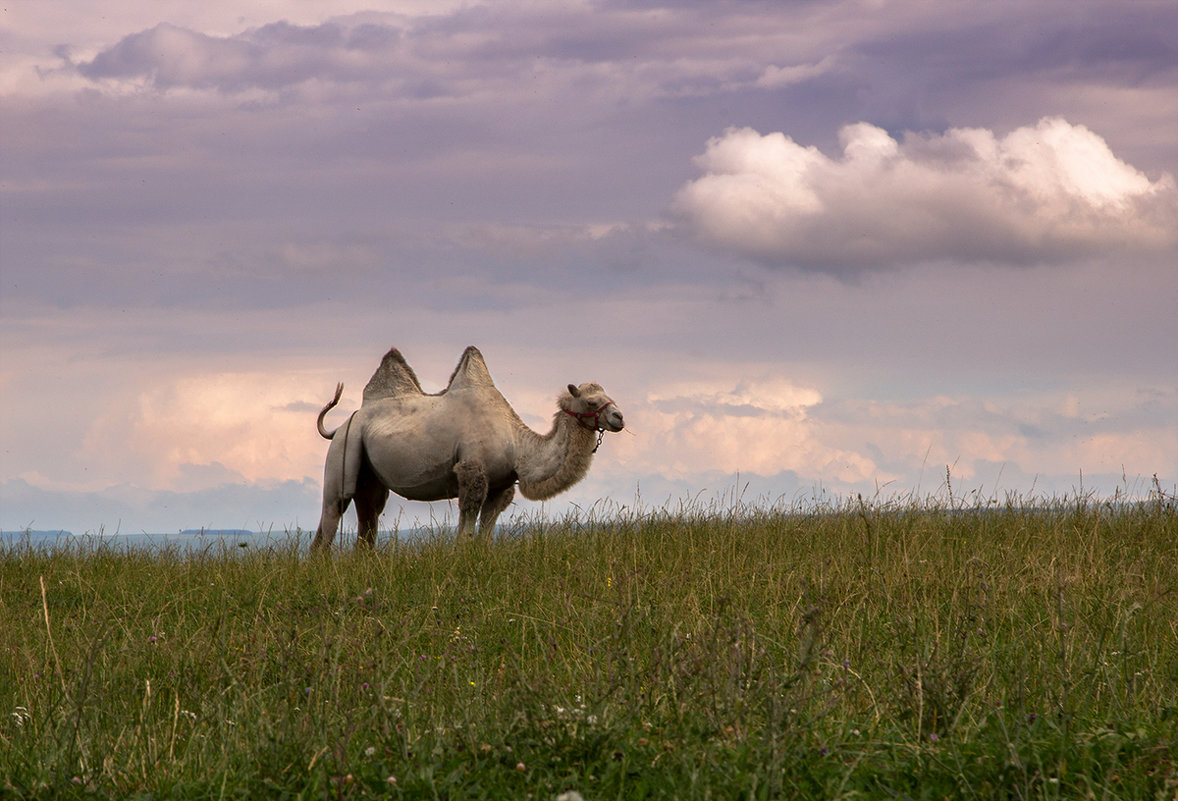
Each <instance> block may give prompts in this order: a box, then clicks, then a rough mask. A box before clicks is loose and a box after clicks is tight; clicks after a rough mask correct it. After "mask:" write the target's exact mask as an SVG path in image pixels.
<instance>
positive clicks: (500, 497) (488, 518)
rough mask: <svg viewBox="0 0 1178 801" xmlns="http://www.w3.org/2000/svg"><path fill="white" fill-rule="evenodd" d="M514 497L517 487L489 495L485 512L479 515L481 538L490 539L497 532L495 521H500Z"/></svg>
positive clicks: (511, 486)
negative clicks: (486, 537) (500, 516)
mask: <svg viewBox="0 0 1178 801" xmlns="http://www.w3.org/2000/svg"><path fill="white" fill-rule="evenodd" d="M514 497H515V485H510V486H508V487H507V488H505V489H501V490H498V491H497V492H491V493H488V494H487V500H486V501H485V502H484V503H483V510H482V512H481V513H480V514H479V536H480V537H481V536H488V537H489V536H491V535H492V534H493V533H494V532H495V521H496V520H498V519H499V515H501V514H502V513H503V510H504V509H506V508H507V507H508V506H510V505H511V499H512V498H514Z"/></svg>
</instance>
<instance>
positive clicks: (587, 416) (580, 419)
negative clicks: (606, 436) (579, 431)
mask: <svg viewBox="0 0 1178 801" xmlns="http://www.w3.org/2000/svg"><path fill="white" fill-rule="evenodd" d="M613 404H614V402H613V401H606V402H605V403H604V404H602V405H601V406H599V407H598V408H597V409H596V410H595V411H592V412H570V411H569V410H568V409H564V410H563V411H564V413H565V414H571V415H572V416H573V417H575V418H577V424H578V425H580V426H581V428H587V429H589V430H590V431H605V426H603V425H602V424H601V421H600V420H599V419H597V418H598V417H599V416H600V415H601V413H602V412H604V411H605V410H606V409H607V408H609V407H610V406H613ZM586 420H592V421H593V425H591V426H587V425H585V421H586Z"/></svg>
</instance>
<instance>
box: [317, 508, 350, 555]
mask: <svg viewBox="0 0 1178 801" xmlns="http://www.w3.org/2000/svg"><path fill="white" fill-rule="evenodd" d="M349 503H351V500H350V499H348V498H324V499H323V512H322V513H321V514H320V516H319V527H318V528H317V529H315V539H313V540H311V550H312V551H321V550H326V549H328V548H330V547H331V542H332V540H334V539H335V533H336V531H338V530H339V521H340V518H341V517H343V516H344V512H346V511H347V510H348V504H349Z"/></svg>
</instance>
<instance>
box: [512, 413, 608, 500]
mask: <svg viewBox="0 0 1178 801" xmlns="http://www.w3.org/2000/svg"><path fill="white" fill-rule="evenodd" d="M596 442H597V434H596V432H594V431H591V430H589V429H587V428H585V427H584V426H582V425H579V424H578V423H577V421H576V419H575V418H573V417H570V416H569V415H567V414H563V413H562V412H561V411H557V413H556V415H555V417H554V418H553V421H552V430H551V431H549V432H548V433H547V434H537V433H536V432H535V431H532V430H531V429H530V428H528V427H526V426H523V430H522V431H521V432H520V438H519V441H518V442H517V443H516V475H518V476H519V489H520V492H521V493H522V494H523V496H524V497H525V498H528V499H529V500H533V501H542V500H545V499H547V498H551V497H552V496H553V495H556V494H557V493H559V492H562V491H564V490H566V489H568V488H569V487H571V486H572V485H573V484H576V483H577V482H578V481H580V480H581V479H582V478H584V477H585V474H586V473H587V472H588V471H589V465H590V463H591V462H592V461H593V448H594V445H596Z"/></svg>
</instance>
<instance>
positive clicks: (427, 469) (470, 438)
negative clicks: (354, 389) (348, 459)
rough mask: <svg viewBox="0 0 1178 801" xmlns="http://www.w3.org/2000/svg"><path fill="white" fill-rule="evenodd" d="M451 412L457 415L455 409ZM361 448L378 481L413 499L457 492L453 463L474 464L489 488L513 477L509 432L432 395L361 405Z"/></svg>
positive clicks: (442, 497) (434, 498)
mask: <svg viewBox="0 0 1178 801" xmlns="http://www.w3.org/2000/svg"><path fill="white" fill-rule="evenodd" d="M455 412H457V414H455ZM366 413H367V415H370V416H369V417H368V418H367V419H366V420H363V421H362V422H363V424H364V451H365V457H366V461H367V464H368V467H369V469H371V470H372V472H373V473H374V474H375V475H376V476H377V477H378V478H379V479H380V481H381V483H382V484H384V486H386V487H388V488H389V489H390V490H392V491H393V492H395V493H397V494H398V495H400V496H402V497H404V498H408V499H409V500H415V501H439V500H445V499H447V498H456V497H458V479H457V477H456V475H455V473H454V467H455V465H457V464H458V462H459V461H470V462H475V463H477V464H478V465H479V466H480V467H481V468H482V469H483V471H484V473H485V475H486V477H487V484H488V487H489V488H490V489H501V488H503V487H506V486H509V485H510V484H512V483H513V482H514V481H515V464H514V462H515V452H514V443H512V441H511V438H510V433H509V432H507V431H504V430H503V429H502V427H500V426H497V425H495V424H494V423H488V422H486V421H481V422H477V423H476V422H475V419H476V417H475V415H473V414H471V413H470V410H467V409H463V408H458V409H455V408H454V406H453V405H451V406H450V408H445V407H444V406H443V404H442V403H441V399H440V398H439V397H436V396H419V397H415V398H403V399H402V398H398V399H389V400H385V401H380V402H378V404H373V405H372V406H370V407H366V408H365V409H363V410H361V412H360V414H366Z"/></svg>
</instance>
